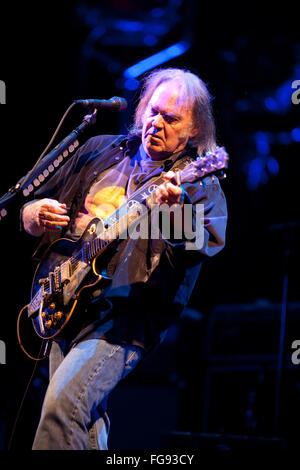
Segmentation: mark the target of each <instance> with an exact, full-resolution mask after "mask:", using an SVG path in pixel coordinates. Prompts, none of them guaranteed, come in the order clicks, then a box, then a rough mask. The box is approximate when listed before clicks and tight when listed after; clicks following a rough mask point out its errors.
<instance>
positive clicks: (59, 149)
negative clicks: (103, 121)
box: [0, 109, 97, 220]
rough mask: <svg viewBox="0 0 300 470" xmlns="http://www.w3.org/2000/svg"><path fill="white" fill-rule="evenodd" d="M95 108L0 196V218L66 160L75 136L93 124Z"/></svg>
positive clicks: (74, 145) (75, 143)
mask: <svg viewBox="0 0 300 470" xmlns="http://www.w3.org/2000/svg"><path fill="white" fill-rule="evenodd" d="M96 114H97V109H95V110H94V112H93V113H92V114H88V115H86V116H85V117H84V119H83V121H82V122H81V124H80V125H79V126H78V127H76V129H74V130H73V131H72V132H71V133H70V134H69V135H68V136H67V137H65V138H64V139H63V140H62V141H61V142H60V143H59V144H58V145H57V146H56V147H55V148H54V149H53V150H52V151H51V152H49V153H48V154H46V155H45V156H44V157H43V158H42V159H41V161H40V162H38V164H37V165H36V167H34V168H33V169H32V170H31V171H30V172H29V173H28V174H27V175H25V176H23V177H22V178H21V179H20V180H19V181H18V183H17V184H16V185H15V186H12V187H11V188H10V189H9V190H8V192H7V193H6V194H4V195H3V196H2V197H1V198H0V220H2V219H3V218H4V217H5V216H6V215H7V206H8V205H10V204H11V203H12V202H14V201H16V200H17V199H20V195H21V194H23V196H24V197H26V196H28V195H29V194H30V193H31V192H32V191H33V190H34V187H35V186H36V187H37V186H39V185H40V184H41V183H42V182H43V181H44V180H45V179H46V178H47V177H48V175H50V174H51V173H52V172H54V170H55V168H58V167H59V166H61V164H63V163H65V162H66V159H67V157H68V156H69V155H70V153H72V152H73V151H74V150H75V148H76V147H78V145H79V142H78V140H77V137H78V136H79V134H81V133H82V132H83V131H84V130H85V129H86V128H87V127H89V126H91V125H92V124H95V122H96Z"/></svg>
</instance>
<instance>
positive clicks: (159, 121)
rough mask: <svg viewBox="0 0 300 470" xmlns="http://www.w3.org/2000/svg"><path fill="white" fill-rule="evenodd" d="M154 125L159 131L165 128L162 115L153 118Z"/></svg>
mask: <svg viewBox="0 0 300 470" xmlns="http://www.w3.org/2000/svg"><path fill="white" fill-rule="evenodd" d="M152 125H153V126H154V127H156V128H157V129H161V128H162V127H163V118H162V116H161V114H156V116H154V117H153V120H152Z"/></svg>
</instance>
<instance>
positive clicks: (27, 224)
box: [22, 198, 70, 237]
mask: <svg viewBox="0 0 300 470" xmlns="http://www.w3.org/2000/svg"><path fill="white" fill-rule="evenodd" d="M22 219H23V224H24V229H25V231H26V232H27V233H29V234H30V235H33V236H35V237H39V236H41V235H43V233H45V232H59V231H60V230H61V229H62V228H63V227H66V226H67V225H68V223H69V222H70V217H69V216H68V215H67V206H66V204H61V203H60V202H58V201H56V200H55V199H48V198H44V199H40V200H38V201H33V202H30V203H29V204H26V205H25V206H24V208H23V213H22Z"/></svg>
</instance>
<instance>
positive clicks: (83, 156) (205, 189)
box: [35, 135, 227, 348]
mask: <svg viewBox="0 0 300 470" xmlns="http://www.w3.org/2000/svg"><path fill="white" fill-rule="evenodd" d="M139 144H140V141H139V140H137V139H129V140H128V139H125V138H124V136H108V135H105V136H96V137H93V138H91V139H89V140H88V141H87V142H86V143H85V144H84V145H83V146H82V147H81V148H80V149H79V150H78V151H77V152H76V154H75V155H74V156H73V157H72V159H71V160H69V161H68V162H67V163H66V164H65V165H64V166H63V167H61V168H60V169H59V170H58V172H57V173H56V174H55V175H54V176H53V177H52V178H51V179H50V180H49V181H48V182H47V183H46V184H44V185H43V187H41V188H40V189H39V190H38V191H36V193H35V198H38V199H40V198H43V197H48V198H53V199H57V200H58V201H59V202H61V203H65V204H66V205H67V206H68V207H69V208H70V212H69V215H70V218H71V220H70V225H71V224H72V223H73V222H74V220H75V218H76V216H77V214H78V211H79V210H80V208H81V207H82V204H83V202H84V200H85V197H86V195H87V192H88V190H89V188H90V187H91V185H92V183H93V182H94V181H96V180H97V178H98V177H99V175H100V174H101V173H102V172H103V171H104V170H106V169H108V168H110V167H112V166H113V165H114V164H116V163H118V162H119V161H120V159H122V158H124V155H134V154H135V152H136V151H137V149H138V146H139ZM179 157H180V158H179V159H178V160H176V162H175V163H174V161H173V162H172V161H171V162H170V161H169V160H166V161H165V162H164V166H165V168H164V170H165V171H167V170H168V169H170V167H172V168H174V167H176V165H177V164H178V162H179V161H180V160H181V159H182V158H183V157H189V158H190V159H191V160H192V158H193V155H192V153H191V151H184V152H182V153H181V154H180V155H179ZM204 182H205V185H204V186H202V185H200V183H199V182H194V183H185V184H183V187H184V190H185V194H186V195H185V202H189V203H192V204H193V205H194V207H196V206H195V205H196V204H198V203H202V204H204V211H205V221H204V225H205V227H204V243H203V246H202V247H201V248H200V249H197V250H186V247H185V243H172V242H171V241H170V240H165V239H157V240H151V239H137V240H133V239H130V238H128V239H127V240H122V241H121V242H120V244H119V249H118V251H117V252H116V253H115V254H114V255H113V257H112V259H111V260H110V262H109V264H108V272H109V274H110V275H111V276H112V282H111V284H110V286H109V287H108V288H107V289H106V291H105V295H106V297H107V298H108V299H110V300H111V301H112V303H113V306H114V307H113V310H112V312H110V314H109V315H108V316H106V317H105V318H102V319H101V321H100V322H99V321H98V323H96V325H97V327H96V329H94V332H93V333H92V336H94V337H95V336H96V337H106V338H107V339H109V340H111V341H116V342H120V341H121V342H129V343H133V344H138V345H140V346H144V347H146V348H148V347H151V346H152V345H153V344H154V343H156V342H157V341H159V338H160V335H161V333H162V332H163V331H165V330H166V328H168V326H169V325H170V324H171V323H172V322H173V321H174V320H175V319H176V318H177V317H178V315H179V314H180V313H181V311H182V310H183V308H184V307H185V306H186V305H187V302H188V300H189V298H190V295H191V293H192V290H193V288H194V285H195V283H196V280H197V277H198V274H199V271H200V267H201V264H202V262H203V260H204V259H205V258H207V257H211V256H213V255H215V254H216V253H218V252H219V251H220V250H221V249H222V248H223V247H224V244H225V230H226V221H227V210H226V201H225V197H224V194H223V191H222V189H221V187H220V183H219V180H218V178H211V177H206V178H205V179H204ZM63 235H64V232H63V233H61V234H59V235H57V234H55V233H46V234H45V235H44V236H43V237H42V240H41V243H40V245H39V247H38V249H37V251H36V253H35V257H36V259H37V260H38V259H39V257H40V255H41V253H42V252H43V250H44V249H45V248H46V247H47V246H48V244H49V243H50V242H52V241H53V240H54V239H55V238H59V237H61V236H63Z"/></svg>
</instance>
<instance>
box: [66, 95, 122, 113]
mask: <svg viewBox="0 0 300 470" xmlns="http://www.w3.org/2000/svg"><path fill="white" fill-rule="evenodd" d="M75 103H76V104H81V105H82V106H84V107H85V108H97V109H98V108H103V109H111V110H112V111H124V109H126V108H127V101H126V100H125V98H120V97H119V96H113V97H112V98H110V99H109V100H94V99H90V100H75Z"/></svg>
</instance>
